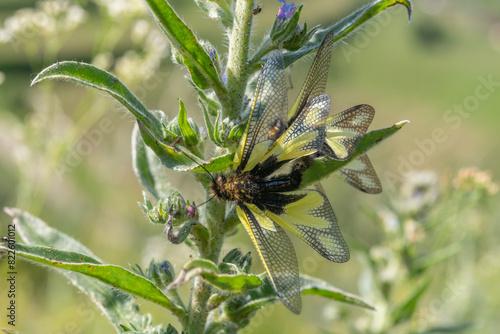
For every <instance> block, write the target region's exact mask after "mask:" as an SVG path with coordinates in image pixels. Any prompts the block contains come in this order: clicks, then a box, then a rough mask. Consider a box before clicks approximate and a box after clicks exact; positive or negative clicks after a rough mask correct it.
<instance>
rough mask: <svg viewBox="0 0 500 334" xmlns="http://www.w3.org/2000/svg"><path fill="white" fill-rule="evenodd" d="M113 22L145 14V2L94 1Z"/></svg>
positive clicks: (123, 0) (132, 0)
mask: <svg viewBox="0 0 500 334" xmlns="http://www.w3.org/2000/svg"><path fill="white" fill-rule="evenodd" d="M94 2H95V3H96V4H97V5H98V6H99V7H101V8H104V9H105V10H106V12H107V13H108V15H109V16H110V17H111V18H112V19H114V20H119V21H121V20H123V19H127V18H131V17H136V16H141V15H143V14H144V13H146V5H145V4H146V2H145V1H141V0H94Z"/></svg>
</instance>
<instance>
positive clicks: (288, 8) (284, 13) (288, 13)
mask: <svg viewBox="0 0 500 334" xmlns="http://www.w3.org/2000/svg"><path fill="white" fill-rule="evenodd" d="M278 1H279V2H281V3H283V6H281V7H280V8H279V9H278V16H277V17H276V19H277V20H278V22H281V21H282V20H290V19H291V18H292V16H293V14H295V12H296V11H297V8H296V7H295V4H294V3H293V2H290V3H289V4H287V3H286V0H278Z"/></svg>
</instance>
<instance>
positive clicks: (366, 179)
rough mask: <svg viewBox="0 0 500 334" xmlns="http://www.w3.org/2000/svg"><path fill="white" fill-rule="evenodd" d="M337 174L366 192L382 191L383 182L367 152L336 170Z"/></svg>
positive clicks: (376, 192) (375, 192)
mask: <svg viewBox="0 0 500 334" xmlns="http://www.w3.org/2000/svg"><path fill="white" fill-rule="evenodd" d="M335 175H337V176H338V177H340V178H341V179H342V180H344V181H345V182H347V183H349V184H350V185H351V186H353V187H354V188H357V189H359V190H361V191H364V192H366V193H369V194H378V193H381V192H382V184H381V183H380V180H379V179H378V177H377V173H376V172H375V169H373V166H372V163H371V162H370V159H368V155H366V154H362V155H360V156H359V157H356V159H353V160H352V161H351V162H349V164H347V165H346V166H345V167H343V168H341V169H339V170H338V171H337V172H335Z"/></svg>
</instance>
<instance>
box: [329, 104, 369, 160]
mask: <svg viewBox="0 0 500 334" xmlns="http://www.w3.org/2000/svg"><path fill="white" fill-rule="evenodd" d="M374 115H375V109H373V107H372V106H369V105H367V104H362V105H359V106H355V107H352V108H350V109H347V110H345V111H343V112H341V113H339V114H337V115H334V116H332V117H331V118H329V119H328V120H327V125H326V143H327V144H328V147H325V149H324V150H323V151H324V152H325V154H326V155H328V156H329V157H330V158H332V159H335V160H347V159H349V158H350V156H351V154H352V153H353V152H354V151H355V150H356V147H358V144H359V143H360V142H361V139H362V138H363V135H364V134H365V132H366V130H367V129H368V126H370V123H371V122H372V120H373V116H374Z"/></svg>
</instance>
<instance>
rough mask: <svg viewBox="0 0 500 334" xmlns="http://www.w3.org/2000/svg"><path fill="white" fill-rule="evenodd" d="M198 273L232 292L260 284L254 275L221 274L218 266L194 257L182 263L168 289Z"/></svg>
mask: <svg viewBox="0 0 500 334" xmlns="http://www.w3.org/2000/svg"><path fill="white" fill-rule="evenodd" d="M198 275H199V276H201V277H203V279H205V280H206V281H207V282H209V283H210V284H212V285H213V286H215V287H217V288H218V289H221V290H224V291H228V292H233V293H238V292H243V291H245V290H250V289H255V288H257V287H259V286H261V285H262V280H261V279H260V278H259V277H258V276H256V275H247V274H235V275H230V274H221V273H220V272H219V268H217V266H216V265H215V263H213V262H212V261H209V260H205V259H194V260H191V261H189V262H188V263H186V264H185V265H184V267H183V268H182V270H181V272H180V273H179V276H178V277H177V279H176V280H175V281H174V282H172V283H171V284H170V285H169V287H168V289H173V288H177V287H179V286H180V285H183V284H185V283H187V282H188V281H189V280H191V279H192V278H193V277H195V276H198Z"/></svg>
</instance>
